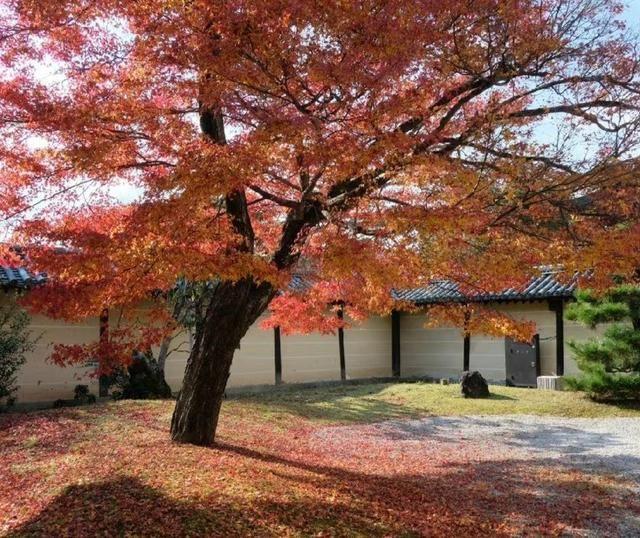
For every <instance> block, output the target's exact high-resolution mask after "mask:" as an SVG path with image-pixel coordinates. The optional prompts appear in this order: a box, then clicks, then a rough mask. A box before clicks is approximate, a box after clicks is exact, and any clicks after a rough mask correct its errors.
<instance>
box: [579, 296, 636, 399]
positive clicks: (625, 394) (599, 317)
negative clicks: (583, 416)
mask: <svg viewBox="0 0 640 538" xmlns="http://www.w3.org/2000/svg"><path fill="white" fill-rule="evenodd" d="M567 319H569V320H573V321H579V322H580V323H582V324H584V325H586V326H588V327H590V328H592V329H595V328H596V327H597V326H599V325H603V324H605V323H606V324H610V325H609V326H608V327H607V328H606V329H605V331H604V333H603V335H602V337H601V338H597V339H595V338H594V339H590V340H588V341H586V342H575V341H572V342H569V346H570V347H571V349H572V351H573V353H574V357H575V359H576V362H577V363H578V367H579V368H580V370H582V372H583V375H582V376H581V377H580V378H573V379H568V384H569V387H570V388H574V389H576V390H584V391H585V392H587V393H588V394H589V395H590V396H591V397H593V398H595V399H600V400H610V399H615V400H618V399H640V286H636V285H632V284H624V285H620V286H617V287H615V288H612V289H610V290H609V291H608V292H607V293H605V294H604V295H602V296H596V295H595V294H594V293H593V292H591V291H589V290H584V291H580V292H579V293H578V295H577V301H576V302H575V303H574V304H572V305H571V306H570V307H569V308H568V310H567Z"/></svg>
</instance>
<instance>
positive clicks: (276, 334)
mask: <svg viewBox="0 0 640 538" xmlns="http://www.w3.org/2000/svg"><path fill="white" fill-rule="evenodd" d="M273 350H274V360H275V367H276V385H280V384H281V383H282V342H281V341H280V327H274V328H273Z"/></svg>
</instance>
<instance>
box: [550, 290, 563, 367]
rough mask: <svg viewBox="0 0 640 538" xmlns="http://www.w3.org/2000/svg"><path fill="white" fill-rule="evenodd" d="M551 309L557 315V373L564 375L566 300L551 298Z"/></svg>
mask: <svg viewBox="0 0 640 538" xmlns="http://www.w3.org/2000/svg"><path fill="white" fill-rule="evenodd" d="M549 310H551V311H552V312H554V313H555V315H556V375H557V376H562V375H564V300H563V299H562V298H558V299H549Z"/></svg>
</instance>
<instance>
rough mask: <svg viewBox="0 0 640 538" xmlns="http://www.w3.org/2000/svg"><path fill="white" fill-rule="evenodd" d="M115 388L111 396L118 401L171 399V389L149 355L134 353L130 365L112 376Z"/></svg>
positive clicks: (112, 383)
mask: <svg viewBox="0 0 640 538" xmlns="http://www.w3.org/2000/svg"><path fill="white" fill-rule="evenodd" d="M111 385H112V386H113V387H115V390H113V391H112V393H111V395H112V397H113V398H114V399H116V400H120V399H124V400H153V399H163V398H171V387H169V385H168V384H167V382H166V381H165V379H164V373H163V372H162V370H161V369H160V368H159V367H158V363H157V361H156V360H155V359H154V358H153V356H152V355H151V354H150V353H149V354H146V355H143V354H142V353H136V354H135V355H134V359H133V361H132V363H131V364H130V365H129V366H128V367H127V368H126V369H122V370H120V371H119V372H117V373H116V374H114V375H113V376H112V379H111Z"/></svg>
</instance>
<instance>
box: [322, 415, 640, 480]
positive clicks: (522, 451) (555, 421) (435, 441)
mask: <svg viewBox="0 0 640 538" xmlns="http://www.w3.org/2000/svg"><path fill="white" fill-rule="evenodd" d="M354 430H358V432H357V435H360V436H363V437H366V438H368V439H369V440H371V441H375V440H379V441H380V442H388V441H393V444H394V445H395V446H397V447H402V445H405V446H406V447H408V446H410V445H413V446H414V447H417V446H420V447H421V448H425V449H427V448H428V447H430V448H431V449H432V450H443V449H444V450H446V449H455V445H458V444H461V443H464V444H467V445H468V444H471V445H475V446H477V447H480V448H483V447H484V448H486V451H485V457H486V459H491V460H496V459H500V455H501V454H502V455H504V458H505V459H507V458H513V457H518V458H525V459H536V460H554V459H557V460H561V461H560V462H559V463H562V464H563V465H570V466H575V467H577V468H580V469H582V470H586V471H598V472H601V471H604V472H610V473H612V474H620V475H623V476H624V477H625V478H627V479H631V480H633V481H634V482H636V483H637V484H638V490H639V492H640V419H639V418H599V419H588V418H563V417H540V416H532V415H501V416H461V417H427V418H421V419H417V420H391V421H385V422H380V423H377V424H374V425H366V426H339V427H333V428H327V429H325V430H324V433H323V434H322V433H320V432H319V433H320V435H326V436H328V437H331V439H332V440H333V441H339V440H340V438H341V437H343V436H345V440H346V438H352V436H353V435H354V433H356V431H354ZM481 457H482V456H481ZM483 459H484V458H483Z"/></svg>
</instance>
